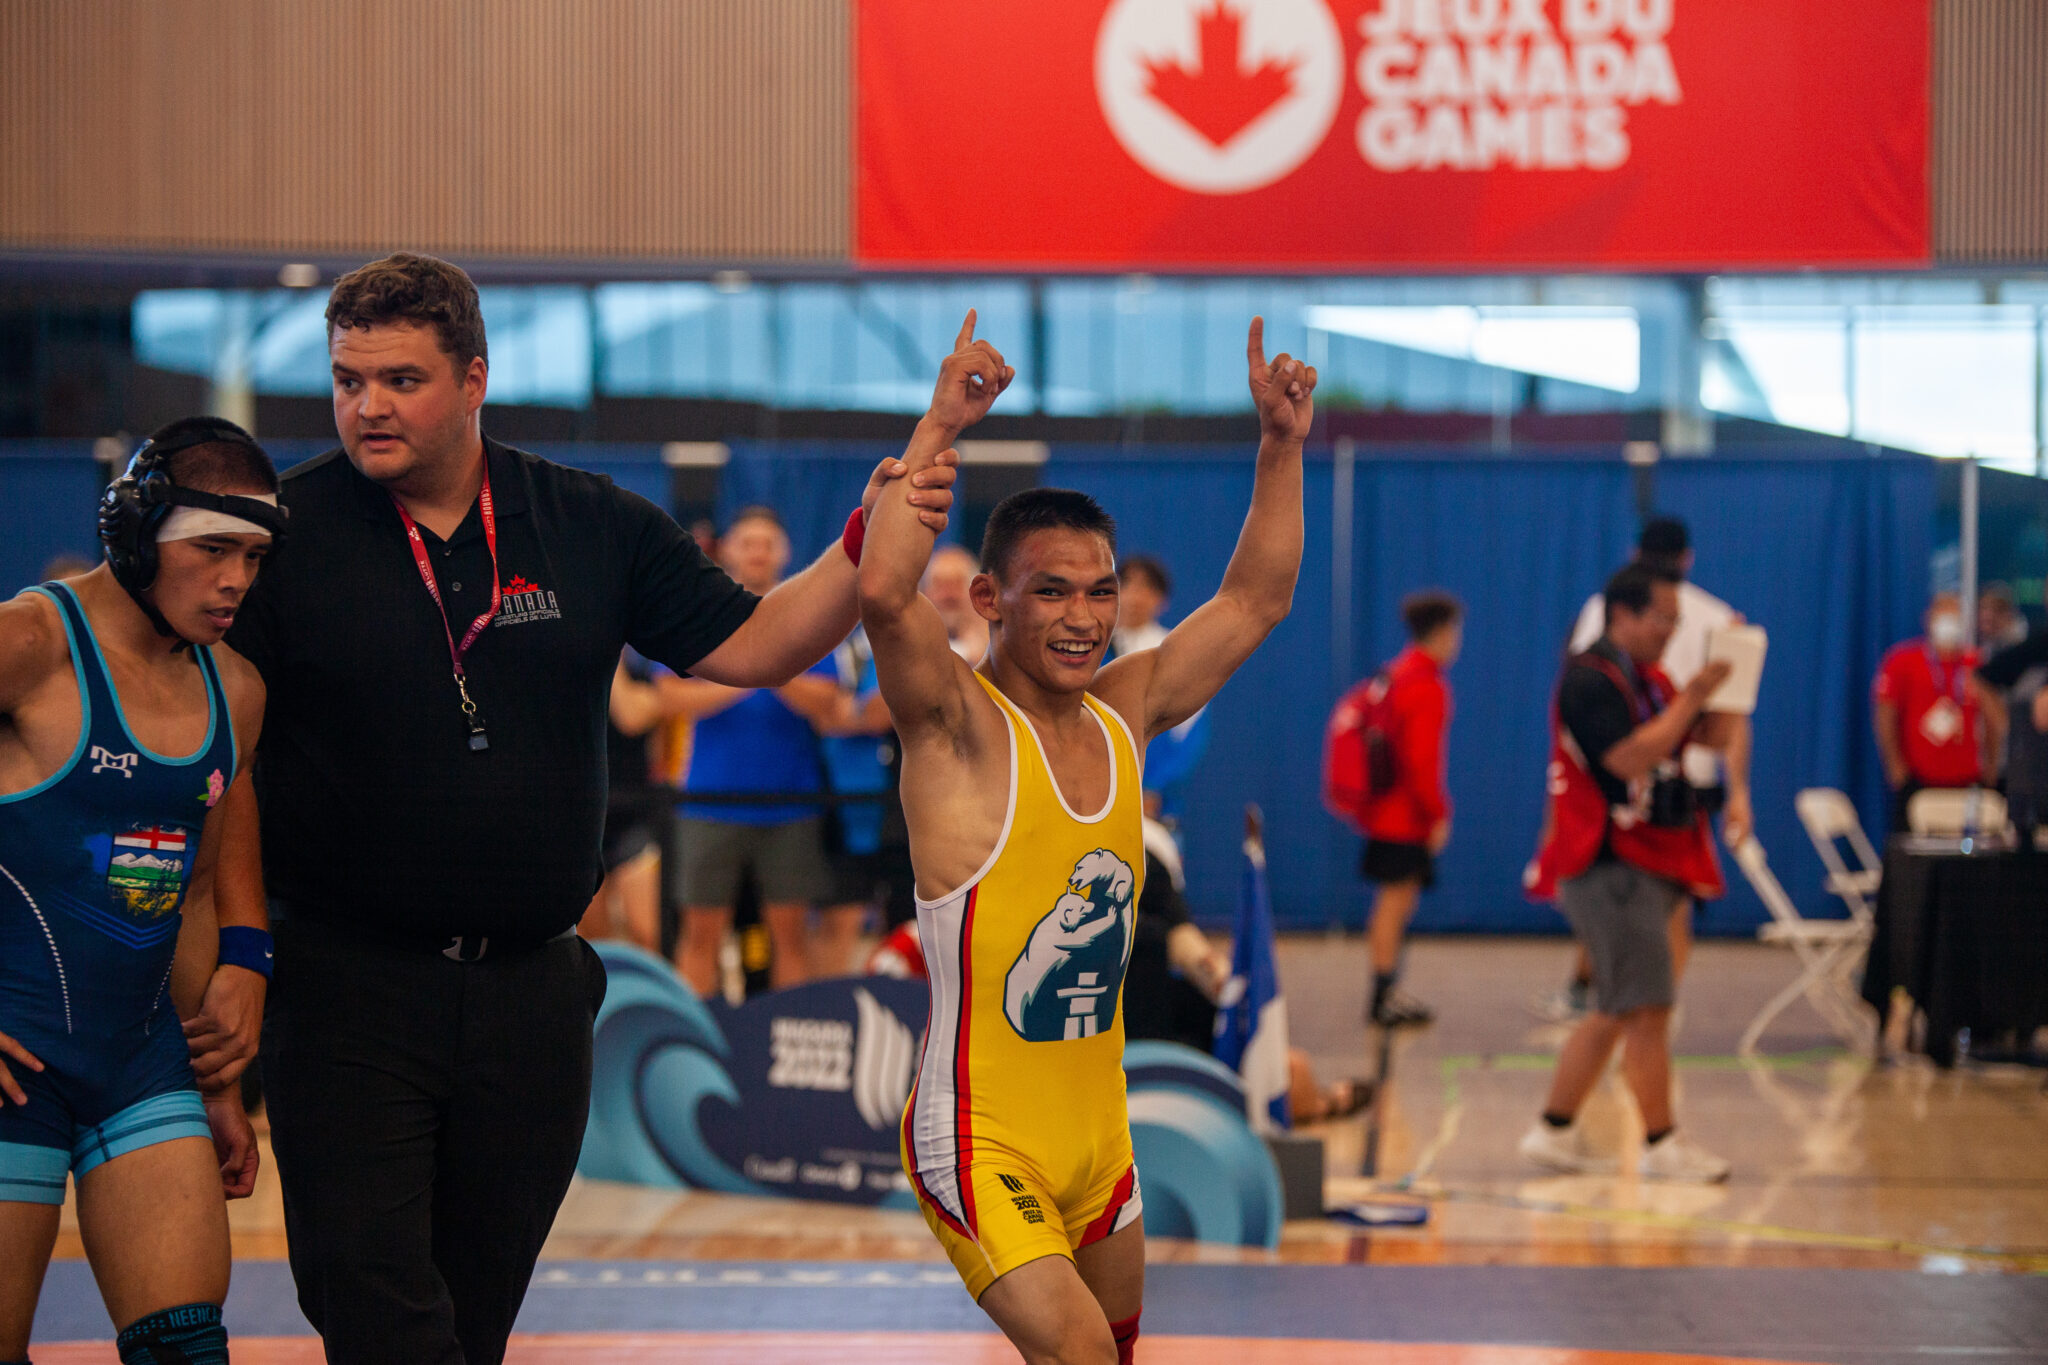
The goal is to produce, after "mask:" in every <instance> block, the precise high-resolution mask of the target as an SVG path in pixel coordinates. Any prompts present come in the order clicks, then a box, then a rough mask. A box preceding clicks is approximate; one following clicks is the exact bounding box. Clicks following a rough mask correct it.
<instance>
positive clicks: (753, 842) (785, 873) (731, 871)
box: [669, 815, 832, 906]
mask: <svg viewBox="0 0 2048 1365" xmlns="http://www.w3.org/2000/svg"><path fill="white" fill-rule="evenodd" d="M824 824H825V822H824V819H823V817H822V816H816V815H812V816H807V817H805V818H804V819H802V820H791V821H789V822H788V823H786V824H780V825H736V824H729V823H727V822H726V821H723V820H696V819H692V818H690V817H689V816H682V817H679V818H678V819H677V821H676V827H677V828H676V846H677V849H678V853H679V856H678V857H677V859H676V867H675V870H674V872H673V874H672V876H671V880H670V883H669V885H670V891H671V894H672V895H673V896H674V897H675V900H676V903H677V904H679V905H684V906H718V905H724V906H731V905H734V904H736V903H737V902H738V901H739V895H740V883H741V881H742V880H743V879H744V878H745V877H746V875H747V873H748V872H749V871H752V872H753V874H754V884H755V885H756V886H757V887H759V888H760V891H761V901H762V903H763V904H764V905H783V904H787V903H789V902H791V901H796V902H800V903H802V904H805V905H817V904H820V903H822V902H823V901H824V900H825V898H826V896H828V895H830V894H831V891H832V882H831V877H830V875H829V871H828V869H827V868H826V866H825V842H824Z"/></svg>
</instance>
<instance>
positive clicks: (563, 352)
mask: <svg viewBox="0 0 2048 1365" xmlns="http://www.w3.org/2000/svg"><path fill="white" fill-rule="evenodd" d="M477 294H478V298H479V302H480V303H481V304H482V305H483V314H484V335H485V336H486V337H487V338H488V339H489V346H490V371H491V379H490V401H491V402H494V403H534V404H541V405H544V406H548V407H567V408H585V407H589V406H590V390H591V383H590V381H591V363H590V362H591V354H590V343H591V330H590V303H589V293H588V291H586V290H584V289H582V288H580V287H578V286H576V285H536V286H520V287H513V286H497V287H490V288H484V289H479V290H478V291H477Z"/></svg>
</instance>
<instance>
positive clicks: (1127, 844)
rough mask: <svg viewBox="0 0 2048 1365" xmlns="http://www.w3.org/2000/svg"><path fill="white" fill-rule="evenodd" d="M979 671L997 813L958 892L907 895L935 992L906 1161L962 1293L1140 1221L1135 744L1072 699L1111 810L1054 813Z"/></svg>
mask: <svg viewBox="0 0 2048 1365" xmlns="http://www.w3.org/2000/svg"><path fill="white" fill-rule="evenodd" d="M975 678H976V679H977V680H978V681H979V682H980V683H981V685H982V686H983V687H984V688H987V689H988V694H989V696H990V697H991V698H993V699H994V701H995V703H996V705H997V706H998V707H1000V708H1001V709H1002V712H1003V717H1004V719H1005V720H1006V721H1007V722H1008V724H1009V731H1010V800H1009V813H1008V815H1007V816H1006V817H1005V819H1004V822H1003V832H1002V835H1001V836H1000V837H999V838H998V839H997V841H996V847H995V851H994V852H993V853H991V854H990V855H989V858H988V861H987V862H986V863H984V864H982V868H981V871H980V872H978V873H976V874H975V875H974V876H973V877H972V878H970V879H969V880H968V881H967V883H966V885H964V886H962V887H961V888H960V889H959V890H957V891H955V892H954V893H953V894H952V895H950V896H947V897H946V898H945V899H943V900H939V901H927V900H925V899H923V898H922V897H920V898H919V899H918V902H917V921H918V930H919V934H920V937H921V939H922V942H923V946H924V955H925V961H926V962H927V963H928V964H929V967H930V971H931V985H932V1007H931V1021H930V1024H929V1026H928V1027H927V1029H926V1031H925V1044H924V1056H923V1059H922V1060H921V1061H920V1063H919V1065H918V1072H917V1084H916V1086H915V1087H914V1088H913V1089H912V1091H911V1093H910V1103H909V1105H908V1106H907V1107H906V1108H905V1110H904V1113H903V1165H904V1169H905V1170H906V1171H908V1172H909V1174H910V1179H911V1184H912V1187H913V1188H914V1189H915V1190H916V1192H917V1199H918V1206H919V1207H920V1208H922V1209H923V1210H924V1217H925V1221H926V1222H927V1223H929V1224H931V1228H932V1231H933V1233H935V1234H936V1235H937V1236H938V1239H939V1241H940V1243H941V1244H942V1245H944V1247H945V1248H946V1254H947V1255H948V1256H949V1257H951V1258H952V1261H953V1265H954V1267H955V1268H956V1269H957V1270H959V1272H960V1277H961V1278H962V1279H963V1280H965V1281H966V1282H967V1292H968V1293H970V1294H972V1295H973V1296H974V1297H975V1298H976V1299H979V1298H980V1297H981V1295H982V1291H984V1290H985V1289H987V1288H988V1287H989V1285H991V1284H993V1283H994V1282H995V1281H996V1280H997V1279H998V1278H999V1277H1001V1276H1003V1275H1005V1274H1008V1273H1009V1272H1010V1271H1012V1270H1015V1269H1016V1268H1017V1267H1018V1266H1021V1265H1024V1264H1026V1263H1028V1262H1030V1261H1035V1260H1037V1259H1039V1258H1040V1257H1042V1256H1066V1257H1068V1258H1069V1259H1071V1258H1072V1256H1073V1253H1074V1251H1075V1250H1076V1249H1078V1248H1080V1247H1083V1246H1087V1245H1088V1244H1089V1243H1091V1242H1096V1241H1100V1240H1101V1239H1102V1238H1104V1237H1107V1236H1108V1235H1109V1234H1110V1233H1112V1232H1116V1231H1119V1230H1120V1229H1123V1228H1125V1227H1128V1226H1130V1225H1131V1224H1132V1223H1133V1222H1135V1221H1136V1219H1137V1217H1138V1213H1139V1210H1140V1201H1139V1198H1138V1175H1137V1168H1136V1167H1135V1166H1134V1165H1133V1163H1132V1160H1131V1126H1130V1117H1129V1114H1128V1113H1127V1111H1126V1109H1125V1103H1124V1069H1123V1055H1124V1023H1123V981H1124V968H1125V966H1126V965H1127V964H1128V963H1129V961H1130V956H1131V939H1132V933H1133V929H1134V926H1135V923H1136V917H1137V906H1138V893H1139V891H1140V889H1141V887H1142V885H1143V881H1144V875H1145V835H1144V827H1143V813H1144V807H1143V794H1142V792H1141V790H1140V784H1141V772H1140V768H1139V751H1138V747H1137V744H1136V742H1135V740H1133V738H1132V736H1131V732H1130V730H1129V729H1128V728H1127V727H1126V726H1125V725H1124V722H1123V718H1122V717H1121V716H1119V715H1118V714H1117V713H1116V712H1115V711H1112V710H1111V709H1110V708H1109V707H1107V706H1104V705H1103V704H1102V703H1101V702H1099V701H1097V700H1096V699H1095V698H1094V697H1090V696H1085V695H1084V696H1083V701H1084V702H1085V703H1086V705H1087V707H1088V711H1089V713H1090V714H1091V715H1092V716H1093V717H1094V718H1095V723H1096V724H1097V725H1098V726H1099V727H1101V730H1102V738H1103V742H1104V743H1105V744H1107V745H1108V746H1109V756H1110V783H1109V799H1108V800H1107V801H1106V802H1105V803H1104V805H1103V808H1102V809H1101V810H1100V811H1097V812H1095V813H1094V814H1093V815H1089V816H1082V815H1077V814H1075V813H1074V811H1073V810H1072V809H1071V808H1070V807H1069V806H1068V805H1067V802H1066V798H1065V796H1064V795H1063V794H1062V793H1061V792H1060V789H1059V785H1058V783H1057V782H1055V781H1054V780H1053V776H1052V771H1051V769H1050V768H1049V767H1048V765H1047V763H1046V759H1045V751H1044V749H1043V748H1042V746H1041V745H1040V744H1039V742H1038V732H1037V731H1036V730H1035V729H1034V728H1033V727H1032V724H1031V721H1030V719H1029V718H1028V717H1026V716H1025V715H1024V713H1023V712H1022V711H1020V710H1018V709H1017V708H1016V707H1015V706H1013V705H1011V704H1010V701H1009V699H1008V698H1006V697H1004V696H1003V694H1002V693H1001V692H1000V691H998V690H997V689H996V687H995V685H994V684H993V683H991V682H990V681H989V680H988V679H987V678H984V677H982V676H981V675H980V674H979V673H977V674H975Z"/></svg>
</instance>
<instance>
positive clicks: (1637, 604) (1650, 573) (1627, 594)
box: [1604, 562, 1685, 621]
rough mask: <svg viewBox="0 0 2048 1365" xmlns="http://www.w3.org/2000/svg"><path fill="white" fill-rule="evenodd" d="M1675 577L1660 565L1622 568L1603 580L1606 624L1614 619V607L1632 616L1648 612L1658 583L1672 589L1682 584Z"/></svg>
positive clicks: (1673, 573) (1678, 578)
mask: <svg viewBox="0 0 2048 1365" xmlns="http://www.w3.org/2000/svg"><path fill="white" fill-rule="evenodd" d="M1684 581H1685V580H1684V579H1682V578H1680V577H1679V576H1678V574H1677V573H1676V572H1675V571H1673V570H1671V569H1667V568H1665V567H1664V566H1663V565H1661V564H1644V563H1640V562H1639V563H1635V564H1624V565H1622V566H1621V568H1620V569H1619V570H1617V571H1616V572H1615V575H1614V577H1612V578H1610V579H1608V580H1607V587H1606V589H1605V593H1604V595H1605V596H1606V598H1607V618H1606V619H1607V620H1609V621H1612V620H1613V619H1614V609H1615V608H1616V607H1627V608H1628V609H1629V610H1630V611H1631V612H1633V613H1635V614H1636V615H1639V616H1640V615H1641V614H1642V613H1644V612H1646V611H1648V610H1649V609H1650V598H1651V596H1652V594H1653V593H1654V592H1655V589H1656V587H1657V585H1658V584H1659V583H1669V584H1671V585H1673V586H1674V587H1675V586H1677V585H1678V584H1680V583H1682V582H1684Z"/></svg>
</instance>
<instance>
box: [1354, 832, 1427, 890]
mask: <svg viewBox="0 0 2048 1365" xmlns="http://www.w3.org/2000/svg"><path fill="white" fill-rule="evenodd" d="M1358 873H1359V875H1360V876H1362V877H1364V878H1365V879H1366V880H1367V881H1369V882H1379V883H1381V884H1383V885H1398V884H1399V883H1401V882H1421V883H1422V889H1423V890H1425V891H1427V890H1429V888H1430V887H1432V886H1435V885H1436V859H1435V858H1433V857H1431V856H1430V852H1429V850H1428V849H1427V848H1424V847H1423V846H1422V845H1421V844H1402V843H1396V842H1395V841H1393V840H1392V839H1367V840H1366V841H1365V853H1364V855H1363V856H1361V857H1360V858H1359V860H1358Z"/></svg>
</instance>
